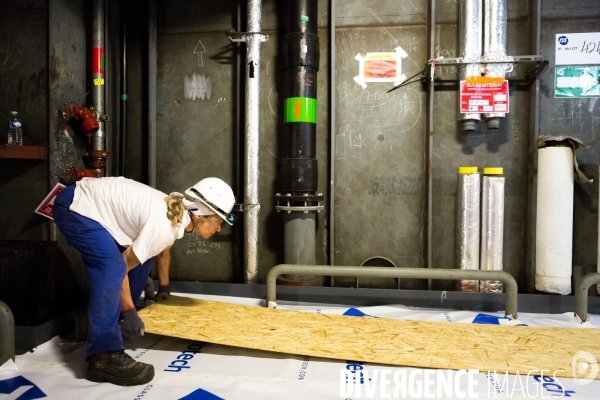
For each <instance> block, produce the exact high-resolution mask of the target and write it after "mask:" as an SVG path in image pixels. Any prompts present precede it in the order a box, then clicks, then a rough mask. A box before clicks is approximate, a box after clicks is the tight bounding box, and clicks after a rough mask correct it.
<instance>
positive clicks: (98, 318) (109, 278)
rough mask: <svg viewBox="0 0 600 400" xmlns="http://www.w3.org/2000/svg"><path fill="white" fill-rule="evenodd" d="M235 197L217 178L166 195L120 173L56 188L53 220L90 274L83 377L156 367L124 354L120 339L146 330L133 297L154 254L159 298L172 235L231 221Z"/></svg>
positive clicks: (139, 375) (102, 378) (114, 376)
mask: <svg viewBox="0 0 600 400" xmlns="http://www.w3.org/2000/svg"><path fill="white" fill-rule="evenodd" d="M234 203H235V199H234V196H233V191H232V190H231V188H230V187H229V185H227V184H226V183H225V182H223V181H222V180H221V179H218V178H206V179H203V180H201V181H200V182H198V183H197V184H196V185H194V186H192V187H191V188H189V189H188V190H186V191H185V194H184V195H182V194H181V193H176V192H175V193H171V194H170V195H169V196H167V195H166V194H165V193H162V192H160V191H158V190H156V189H153V188H151V187H149V186H146V185H144V184H141V183H139V182H136V181H133V180H131V179H126V178H123V177H110V178H84V179H82V180H81V181H79V182H77V184H76V185H72V186H69V187H66V188H65V189H64V190H63V191H62V192H61V193H60V194H59V195H58V197H57V198H56V200H55V202H54V208H53V215H54V221H55V222H56V225H57V227H58V229H59V230H60V231H61V232H62V234H63V235H64V236H65V238H66V239H67V240H68V242H69V243H70V244H71V245H72V246H73V247H75V248H76V249H77V250H78V251H79V252H80V253H81V258H82V259H83V264H84V266H85V269H86V271H87V276H88V281H89V288H90V302H89V309H88V318H89V329H88V337H87V348H86V354H85V358H86V361H89V364H88V370H87V379H89V380H90V381H94V382H110V383H114V384H115V385H122V386H132V385H141V384H145V383H148V382H150V381H151V380H152V378H154V367H153V366H152V365H150V364H145V363H141V362H136V361H135V360H134V359H133V358H131V357H130V356H129V355H127V354H126V353H125V352H124V350H123V339H122V335H123V336H125V337H127V338H130V339H133V338H135V337H137V336H141V335H143V334H144V323H143V322H142V320H141V318H140V317H139V316H138V314H137V310H136V308H135V303H136V302H137V300H138V299H139V298H140V296H141V294H142V291H143V289H144V286H145V284H146V282H147V280H148V275H149V273H150V269H151V267H152V260H153V258H156V264H157V270H158V281H159V290H158V293H157V296H156V300H157V301H161V300H165V299H166V298H168V297H169V295H170V289H169V265H170V262H171V256H170V252H169V251H170V248H171V246H172V245H173V243H174V242H175V240H176V239H180V238H182V237H183V235H184V233H191V232H196V233H198V234H200V235H201V236H202V237H203V238H205V239H208V238H209V237H211V236H212V235H213V234H215V233H216V232H220V231H221V223H222V222H223V220H225V221H227V223H229V224H230V225H233V221H234V216H233V215H232V214H230V213H231V209H232V208H233V205H234ZM120 317H122V319H123V321H122V324H121V326H119V319H120Z"/></svg>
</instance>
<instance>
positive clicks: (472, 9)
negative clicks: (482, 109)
mask: <svg viewBox="0 0 600 400" xmlns="http://www.w3.org/2000/svg"><path fill="white" fill-rule="evenodd" d="M482 3H483V0H461V1H460V10H459V35H460V37H459V54H460V57H462V59H463V61H464V62H468V63H473V64H467V65H463V66H461V68H460V73H459V75H460V80H461V81H464V80H466V79H467V77H469V76H480V75H481V69H480V66H479V62H480V61H481V55H482V40H483V12H482V11H483V8H482ZM459 96H460V91H459ZM459 104H460V99H459ZM460 119H461V121H463V130H465V131H474V130H475V129H476V128H477V122H479V121H481V114H478V113H470V114H461V118H460Z"/></svg>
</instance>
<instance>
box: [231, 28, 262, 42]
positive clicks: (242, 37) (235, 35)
mask: <svg viewBox="0 0 600 400" xmlns="http://www.w3.org/2000/svg"><path fill="white" fill-rule="evenodd" d="M225 35H227V37H228V38H229V40H231V41H232V42H233V43H242V42H247V41H248V38H249V37H250V36H255V35H258V38H259V39H260V41H261V42H262V43H264V42H266V41H267V40H269V35H263V34H262V33H260V32H236V31H230V32H225Z"/></svg>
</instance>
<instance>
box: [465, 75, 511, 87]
mask: <svg viewBox="0 0 600 400" xmlns="http://www.w3.org/2000/svg"><path fill="white" fill-rule="evenodd" d="M466 83H467V85H471V84H475V83H478V84H480V85H482V84H487V83H495V84H498V85H502V84H503V83H504V78H498V77H493V76H467V79H466Z"/></svg>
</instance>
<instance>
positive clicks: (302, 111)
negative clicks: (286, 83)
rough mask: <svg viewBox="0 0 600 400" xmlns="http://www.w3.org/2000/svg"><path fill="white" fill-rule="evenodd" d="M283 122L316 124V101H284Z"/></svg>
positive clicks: (300, 99) (308, 98)
mask: <svg viewBox="0 0 600 400" xmlns="http://www.w3.org/2000/svg"><path fill="white" fill-rule="evenodd" d="M284 109H285V113H284V117H283V121H284V122H311V123H313V124H316V123H317V99H311V98H310V97H290V98H288V99H285V107H284Z"/></svg>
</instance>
